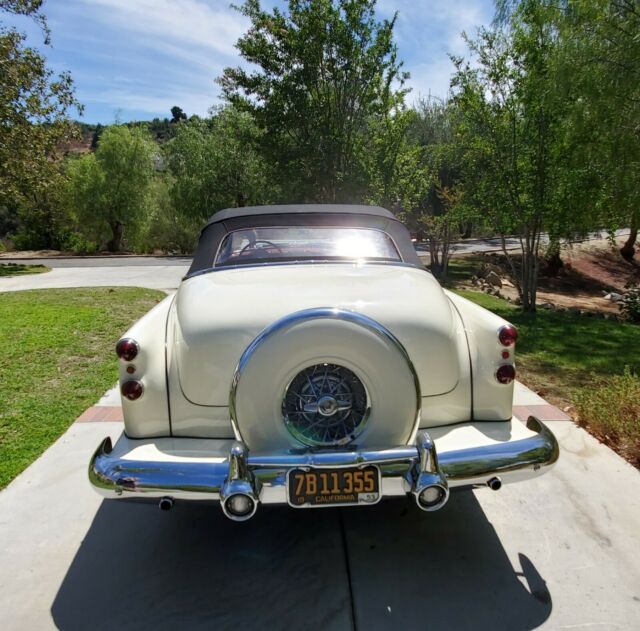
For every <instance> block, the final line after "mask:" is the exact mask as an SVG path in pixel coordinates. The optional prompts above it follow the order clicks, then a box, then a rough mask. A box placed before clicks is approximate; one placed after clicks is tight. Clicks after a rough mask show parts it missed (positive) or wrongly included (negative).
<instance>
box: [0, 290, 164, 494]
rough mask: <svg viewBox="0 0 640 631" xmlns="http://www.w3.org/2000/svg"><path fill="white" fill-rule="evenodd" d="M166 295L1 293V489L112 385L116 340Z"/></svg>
mask: <svg viewBox="0 0 640 631" xmlns="http://www.w3.org/2000/svg"><path fill="white" fill-rule="evenodd" d="M165 296H166V294H164V293H163V292H159V291H153V290H149V289H139V288H136V287H133V288H132V287H118V288H111V287H101V288H95V289H39V290H32V291H20V292H8V293H0V345H1V348H2V354H1V355H0V489H1V488H4V487H5V486H6V485H7V484H8V483H9V482H10V481H11V480H12V479H13V478H15V477H16V476H17V475H18V474H19V473H20V472H21V471H23V470H24V469H25V468H26V467H27V466H28V465H29V464H31V463H32V462H33V461H34V460H35V459H36V458H37V457H38V456H40V454H42V452H44V450H45V449H46V448H47V447H49V445H51V444H52V443H53V442H54V441H55V440H56V439H57V438H58V437H59V436H61V435H62V434H63V433H64V432H65V431H66V430H67V428H68V427H69V425H70V424H71V423H72V422H73V421H74V420H75V419H76V418H77V417H78V416H79V415H80V414H81V413H82V412H83V411H84V410H85V409H86V408H88V407H89V406H91V405H93V404H94V403H95V402H96V400H97V399H98V398H99V397H100V396H101V395H102V394H103V393H104V392H105V391H106V390H107V389H108V388H110V387H112V386H113V384H114V383H115V382H116V380H117V374H118V369H117V367H118V364H117V358H116V356H115V353H114V346H115V343H116V341H117V340H118V338H119V337H120V336H121V335H122V334H123V333H124V332H125V331H126V330H127V329H128V328H129V326H130V325H131V324H132V323H133V322H135V321H136V320H137V319H138V318H140V317H141V316H142V315H144V314H145V313H146V312H147V311H148V310H149V309H151V307H153V306H154V305H155V304H157V303H158V302H159V301H160V300H162V299H163V298H164V297H165Z"/></svg>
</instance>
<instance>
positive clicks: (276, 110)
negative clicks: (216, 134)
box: [220, 0, 407, 202]
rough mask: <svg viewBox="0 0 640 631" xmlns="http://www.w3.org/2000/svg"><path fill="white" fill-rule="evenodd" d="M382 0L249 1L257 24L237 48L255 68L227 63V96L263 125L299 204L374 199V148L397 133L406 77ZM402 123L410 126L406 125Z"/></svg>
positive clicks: (268, 150)
mask: <svg viewBox="0 0 640 631" xmlns="http://www.w3.org/2000/svg"><path fill="white" fill-rule="evenodd" d="M375 5H376V2H375V0H289V2H288V4H287V8H286V10H284V11H281V10H280V9H278V8H275V9H273V10H272V11H266V10H264V9H263V8H262V7H261V5H260V2H259V0H246V2H245V3H244V4H243V5H242V6H241V7H240V8H239V10H240V11H241V12H242V13H243V14H244V15H245V16H247V17H248V18H249V20H250V21H251V26H250V28H249V30H248V31H247V33H246V34H245V35H244V36H242V37H241V38H240V40H239V41H238V43H237V48H238V50H239V51H240V54H241V55H242V57H243V58H244V60H245V61H247V62H249V64H250V65H249V66H248V69H245V68H227V69H226V70H225V72H224V76H223V77H222V78H221V79H220V84H221V85H222V88H223V93H224V95H225V97H226V98H227V99H228V100H229V101H230V102H231V103H232V104H234V105H235V106H236V107H237V108H239V109H241V110H245V111H248V112H250V113H251V114H252V115H253V117H254V118H255V120H256V121H257V124H258V126H259V127H260V128H261V129H262V130H264V136H263V145H262V147H263V150H264V152H265V155H266V156H267V158H268V160H269V161H270V163H272V164H273V165H275V166H276V172H277V173H278V174H279V182H280V184H281V187H282V191H283V193H282V197H283V198H284V199H288V200H291V201H327V202H337V201H356V200H359V199H364V198H366V197H367V190H368V188H369V183H370V181H371V179H372V177H374V178H375V176H374V175H372V173H371V168H375V167H376V164H378V161H375V160H372V159H371V154H372V153H373V152H375V151H378V152H379V149H380V144H381V143H385V142H388V143H389V144H390V151H392V150H393V147H392V146H391V145H392V144H393V143H394V142H395V140H396V138H397V134H395V133H393V130H392V129H390V128H392V127H393V125H394V123H395V120H396V119H395V117H394V114H395V113H397V112H398V111H399V109H401V107H402V104H403V98H404V95H405V92H406V91H405V90H404V89H403V87H402V85H403V83H404V80H405V79H406V76H407V75H406V74H405V73H404V72H402V70H401V65H402V64H401V63H400V62H399V61H398V56H397V49H396V45H395V43H394V39H393V29H394V24H395V18H394V19H392V20H382V21H380V20H378V19H377V18H376V15H375ZM399 124H402V123H399Z"/></svg>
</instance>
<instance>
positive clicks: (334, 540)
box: [51, 493, 551, 631]
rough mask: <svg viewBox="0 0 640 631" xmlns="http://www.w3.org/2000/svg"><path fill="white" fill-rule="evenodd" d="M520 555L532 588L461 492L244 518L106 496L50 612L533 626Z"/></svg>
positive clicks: (535, 578) (230, 623)
mask: <svg viewBox="0 0 640 631" xmlns="http://www.w3.org/2000/svg"><path fill="white" fill-rule="evenodd" d="M408 509H409V510H408ZM345 541H346V545H345ZM525 558H526V557H525ZM521 565H522V572H523V573H524V574H525V575H526V577H527V580H528V581H529V584H530V588H529V591H528V590H527V589H525V587H524V586H523V584H522V583H521V582H520V580H519V578H518V576H517V575H516V572H514V569H513V568H512V566H511V564H510V562H509V560H508V558H507V556H506V554H505V551H504V549H503V548H502V545H501V544H500V541H499V539H498V537H497V535H496V533H495V531H494V529H493V528H492V527H491V525H490V524H489V523H488V522H487V520H486V517H485V516H484V513H483V512H482V509H481V508H480V506H479V504H478V502H477V500H476V499H475V498H474V497H473V495H472V494H471V493H464V494H454V495H453V497H452V499H451V501H450V503H449V505H448V506H447V507H446V508H445V509H444V510H443V511H441V512H439V513H430V514H424V513H421V512H419V511H417V509H416V510H413V509H411V508H410V507H408V506H407V504H406V502H404V501H388V502H383V503H381V504H379V505H378V506H375V507H370V508H367V509H341V510H340V509H325V510H293V509H288V508H286V507H264V508H263V509H262V510H261V511H259V512H258V514H257V515H256V517H255V518H254V519H252V520H251V521H249V522H247V523H243V524H237V523H233V522H230V521H229V520H227V519H226V518H224V517H223V516H222V514H221V511H220V510H219V508H218V507H216V506H197V505H196V506H187V505H176V508H175V509H174V510H173V511H172V512H170V513H161V512H159V511H158V510H157V509H156V508H154V507H151V506H145V505H131V504H122V503H117V502H104V503H103V504H102V506H101V507H100V509H99V510H98V512H97V513H96V516H95V518H94V521H93V523H92V525H91V527H90V529H89V531H88V533H87V535H86V537H85V539H84V540H83V542H82V544H81V546H80V548H79V550H78V552H77V554H76V556H75V558H74V560H73V562H72V564H71V566H70V567H69V569H68V571H67V574H66V576H65V578H64V580H63V582H62V584H61V586H60V589H59V591H58V593H57V595H56V598H55V601H54V602H53V605H52V608H51V613H52V616H53V619H54V621H55V624H56V626H57V627H58V628H59V629H62V630H64V631H71V630H75V629H87V628H91V629H94V630H99V629H154V630H156V629H157V630H161V629H172V630H175V629H205V628H206V629H245V628H247V629H248V628H250V629H284V630H287V631H296V630H297V629H305V631H306V630H312V629H318V630H323V631H324V630H328V629H340V630H341V629H345V630H347V629H352V628H353V624H352V621H353V620H354V619H355V621H356V624H357V628H359V629H396V628H406V629H427V628H428V629H444V628H447V629H449V628H455V629H465V628H469V629H471V628H473V629H474V630H476V631H479V630H482V629H533V628H535V627H536V626H538V625H539V624H541V623H542V622H543V621H544V620H545V619H546V618H547V617H548V616H549V614H550V611H551V597H550V595H549V593H548V591H547V590H546V587H545V586H544V581H543V580H542V578H541V577H539V575H538V574H537V572H536V571H535V568H534V567H533V565H532V564H531V563H530V562H528V560H527V562H521ZM352 596H353V601H352V600H351V598H352ZM399 625H403V626H402V627H400V626H399Z"/></svg>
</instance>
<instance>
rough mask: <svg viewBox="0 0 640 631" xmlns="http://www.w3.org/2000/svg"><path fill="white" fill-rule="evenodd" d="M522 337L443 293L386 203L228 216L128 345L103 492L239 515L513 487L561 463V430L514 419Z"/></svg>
mask: <svg viewBox="0 0 640 631" xmlns="http://www.w3.org/2000/svg"><path fill="white" fill-rule="evenodd" d="M516 337H517V332H516V329H515V328H514V327H513V326H512V325H511V324H509V323H508V322H506V321H505V320H503V319H502V318H500V317H498V316H497V315H494V314H493V313H490V312H489V311H486V310H484V309H482V308H481V307H478V306H477V305H475V304H473V303H471V302H469V301H467V300H465V299H464V298H461V297H459V296H457V295H455V294H453V293H450V292H448V291H445V290H443V289H442V288H441V287H440V285H439V284H438V282H437V281H436V280H435V279H434V277H433V276H432V275H431V274H430V273H429V272H428V271H426V270H425V268H424V266H423V264H422V262H421V261H420V259H419V257H418V256H417V255H416V252H415V250H414V247H413V245H412V243H411V239H410V236H409V233H408V231H407V230H406V228H405V227H404V226H403V225H402V224H401V223H400V222H399V221H398V220H397V219H396V218H395V217H394V215H393V214H392V213H390V212H389V211H387V210H384V209H383V208H378V207H373V206H338V205H336V206H334V205H295V206H264V207H253V208H233V209H229V210H223V211H221V212H218V213H216V214H215V215H214V216H213V218H212V219H211V221H210V222H209V223H208V224H207V226H206V227H205V228H204V229H203V231H202V234H201V237H200V242H199V245H198V248H197V251H196V253H195V256H194V259H193V264H192V265H191V268H190V270H189V272H188V274H187V275H186V276H185V278H184V279H183V281H182V284H181V285H180V288H179V289H178V291H177V293H176V294H175V295H174V296H170V297H168V298H166V299H165V300H163V301H162V302H161V303H160V304H158V305H157V306H156V307H155V308H154V309H152V310H151V311H150V312H149V313H147V314H146V315H145V316H144V317H143V318H142V319H141V320H139V321H138V322H137V323H136V324H134V325H133V326H132V327H131V329H130V330H129V331H127V333H126V334H125V335H124V337H122V339H121V340H120V341H119V342H118V344H117V347H116V351H117V354H118V356H119V357H120V389H121V393H122V406H123V410H124V432H123V433H122V435H121V436H120V437H119V438H118V440H117V442H116V444H115V445H112V443H111V440H110V439H109V438H106V439H105V440H104V441H103V442H102V444H101V445H100V446H99V447H98V449H97V451H96V453H95V455H94V456H93V458H92V459H91V463H90V466H89V477H90V480H91V483H92V484H93V486H94V488H95V489H96V490H97V491H98V492H100V493H101V494H102V495H103V496H104V497H107V498H112V499H121V500H127V499H131V500H140V499H144V500H153V501H154V502H157V503H158V504H159V506H160V508H162V509H165V510H168V509H170V508H171V507H172V506H173V505H174V502H175V501H182V500H211V501H216V502H220V504H221V507H222V510H223V512H224V514H225V515H226V516H227V517H229V518H230V519H233V520H237V521H242V520H246V519H249V518H250V517H252V516H253V515H254V514H255V513H256V511H257V510H258V508H259V506H260V505H261V504H288V505H289V506H292V507H294V508H310V507H325V506H336V505H339V506H345V505H358V506H365V505H372V504H376V503H377V502H378V501H379V500H381V499H382V498H385V497H393V496H409V497H411V498H413V500H414V501H415V503H416V505H417V506H418V507H419V508H420V509H422V510H425V511H433V510H437V509H439V508H441V507H442V506H444V504H445V503H446V502H447V500H448V498H449V490H450V489H451V488H453V487H474V486H478V485H488V486H489V487H490V488H491V489H494V490H497V489H499V488H500V486H501V485H502V484H503V483H505V482H512V481H518V480H523V479H526V478H531V477H534V476H537V475H540V474H541V473H543V472H544V471H546V470H547V469H549V468H550V467H551V466H552V465H553V464H554V462H555V461H556V460H557V458H558V445H557V442H556V440H555V438H554V436H553V434H552V433H551V432H550V431H549V429H548V428H547V427H545V425H543V424H542V423H541V422H540V421H539V420H538V419H536V418H534V417H530V418H529V419H528V421H527V422H526V423H523V422H521V421H519V420H517V419H516V418H514V417H513V414H512V402H513V385H514V383H513V382H514V378H515V374H516V373H515V367H514V346H515V342H516Z"/></svg>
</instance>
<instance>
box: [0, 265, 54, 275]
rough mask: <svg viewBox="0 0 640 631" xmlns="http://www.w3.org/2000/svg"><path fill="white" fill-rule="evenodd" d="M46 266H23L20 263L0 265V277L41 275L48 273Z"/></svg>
mask: <svg viewBox="0 0 640 631" xmlns="http://www.w3.org/2000/svg"><path fill="white" fill-rule="evenodd" d="M50 271H51V268H50V267H47V266H46V265H23V264H22V263H0V276H24V275H25V274H42V273H43V272H50Z"/></svg>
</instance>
